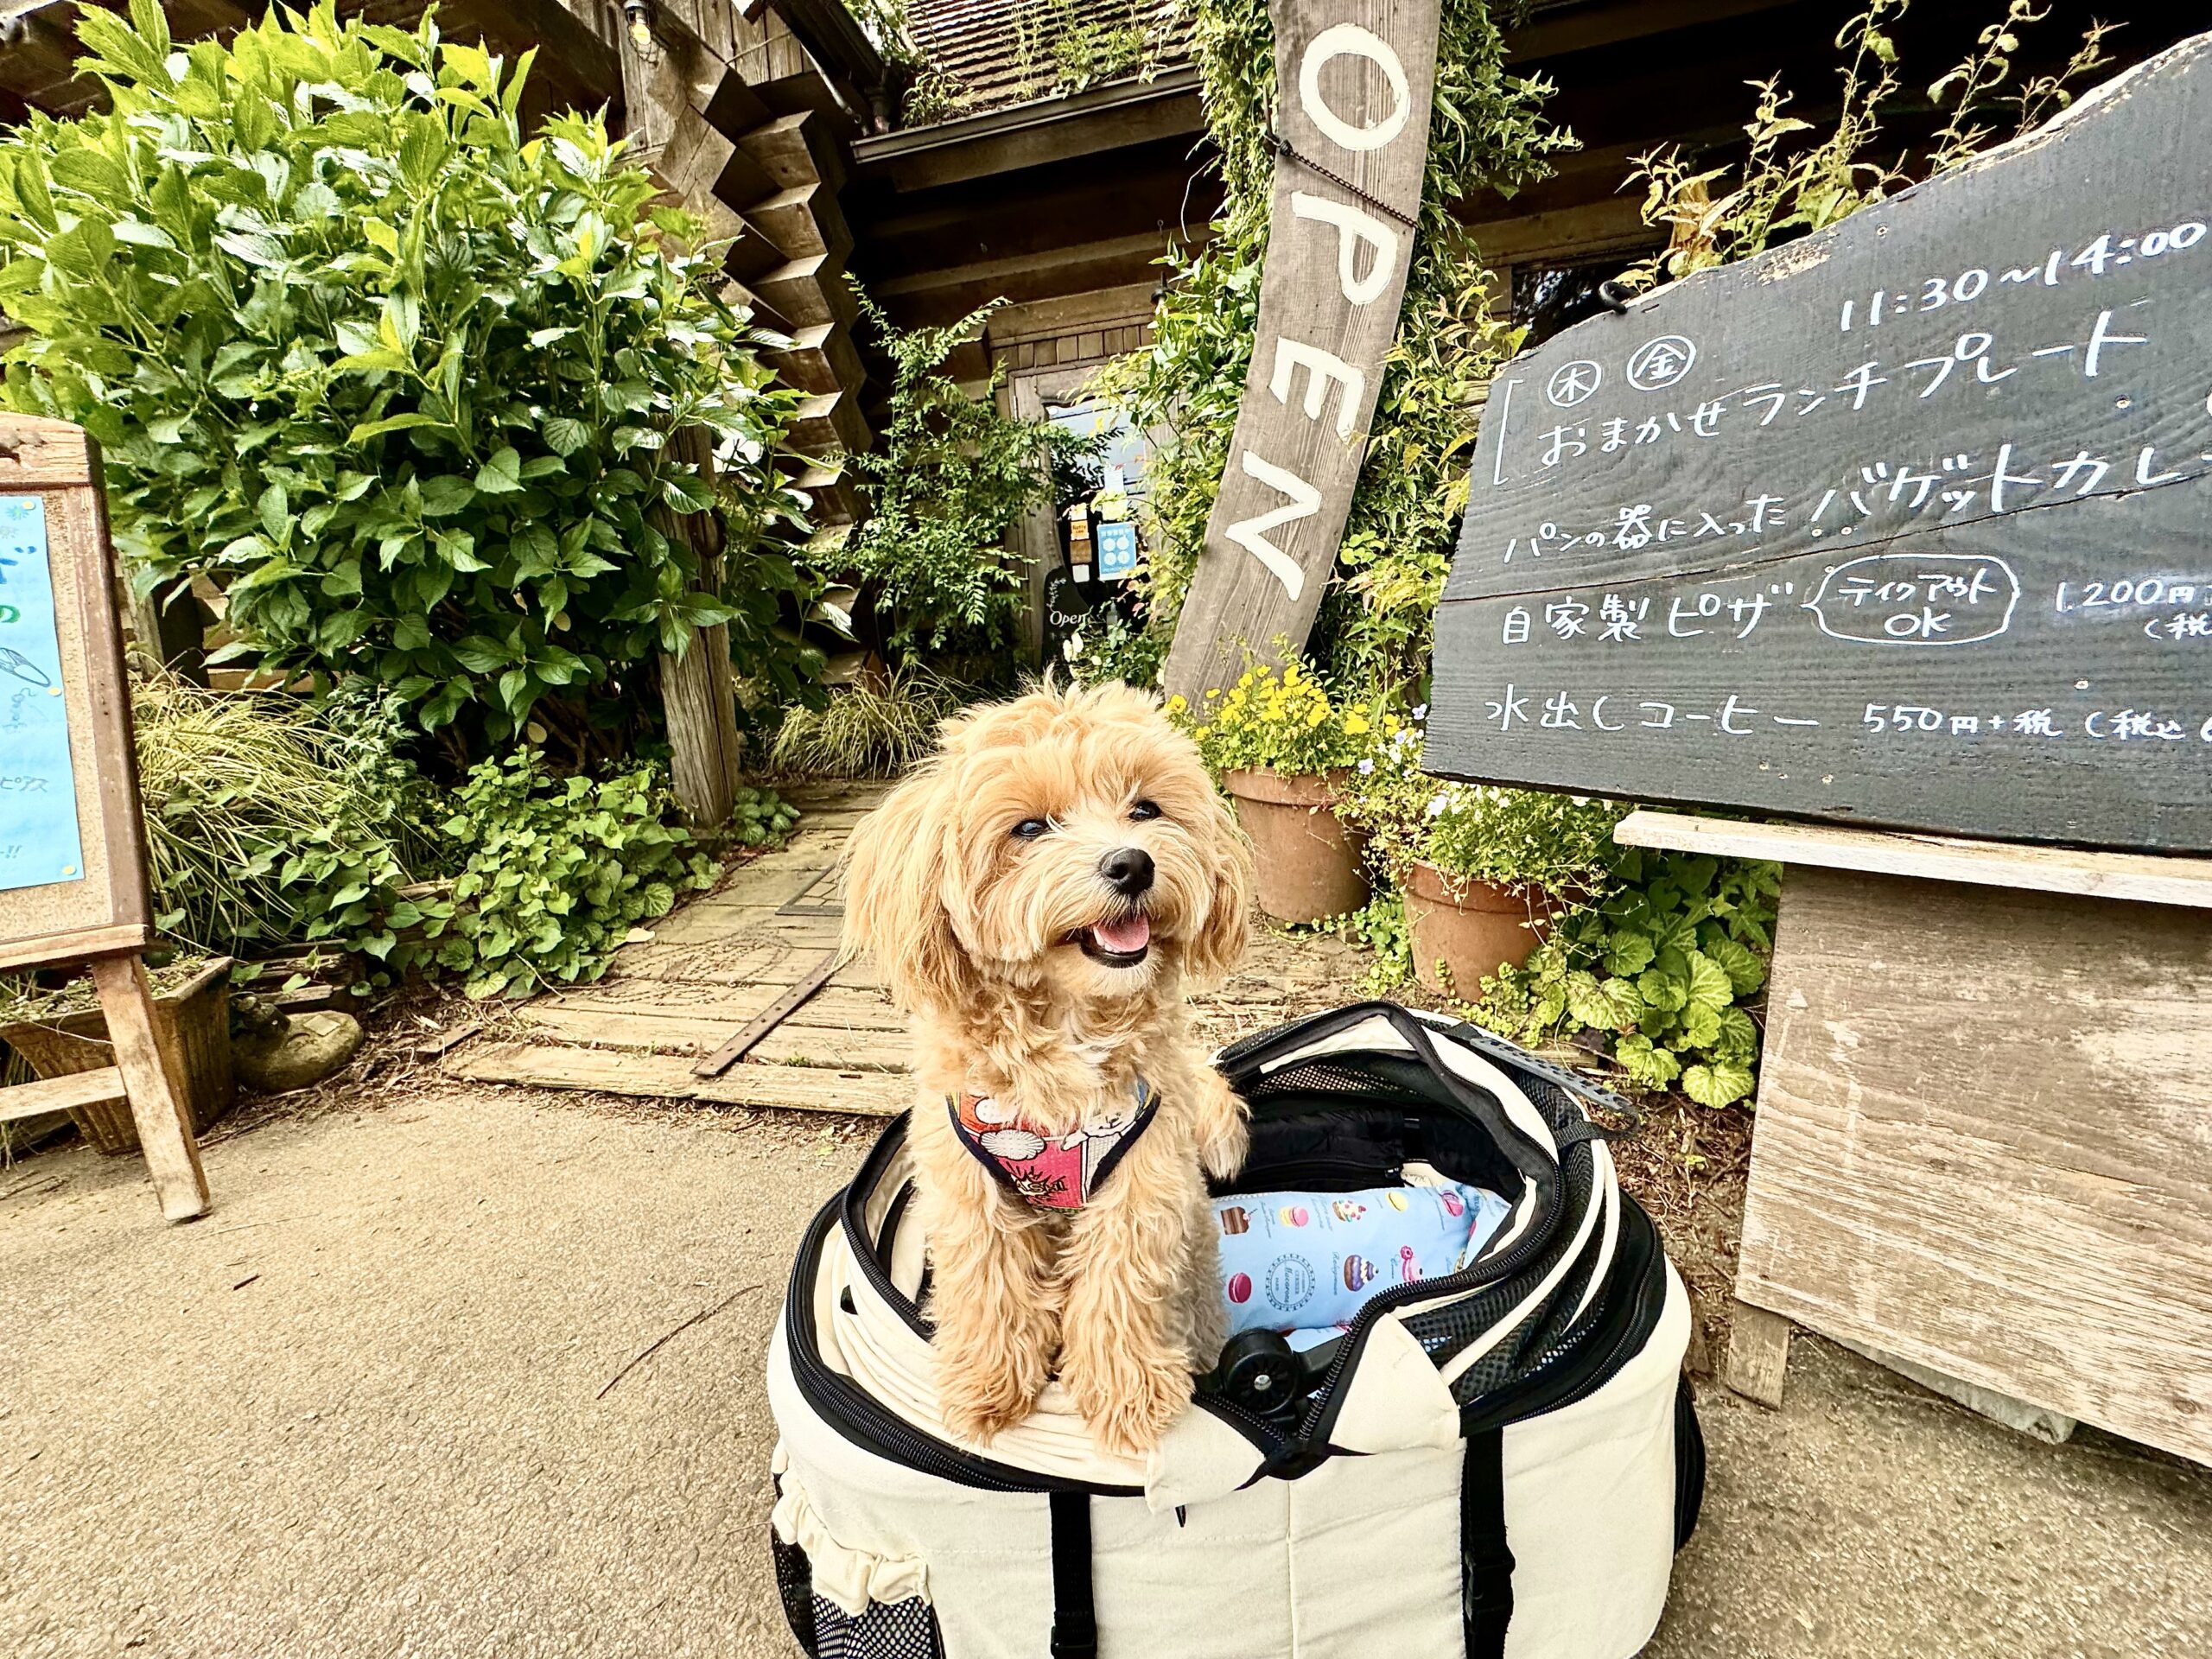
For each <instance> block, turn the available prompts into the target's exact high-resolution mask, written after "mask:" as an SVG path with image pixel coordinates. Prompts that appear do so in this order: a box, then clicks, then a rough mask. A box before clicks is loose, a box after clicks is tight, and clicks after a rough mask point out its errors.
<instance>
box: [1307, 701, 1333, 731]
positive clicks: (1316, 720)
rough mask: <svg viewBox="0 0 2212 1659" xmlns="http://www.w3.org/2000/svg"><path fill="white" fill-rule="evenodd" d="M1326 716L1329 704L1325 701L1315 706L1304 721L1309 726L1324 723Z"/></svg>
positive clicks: (1326, 719)
mask: <svg viewBox="0 0 2212 1659" xmlns="http://www.w3.org/2000/svg"><path fill="white" fill-rule="evenodd" d="M1328 718H1329V705H1328V704H1327V703H1322V704H1321V705H1320V706H1319V707H1318V708H1316V709H1314V710H1313V713H1312V714H1310V715H1306V725H1308V726H1309V727H1311V726H1320V725H1325V724H1326V723H1327V721H1328Z"/></svg>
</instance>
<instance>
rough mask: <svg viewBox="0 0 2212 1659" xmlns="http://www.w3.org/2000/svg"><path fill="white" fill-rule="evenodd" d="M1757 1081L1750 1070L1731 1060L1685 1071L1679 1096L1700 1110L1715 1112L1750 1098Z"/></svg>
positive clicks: (1748, 1067)
mask: <svg viewBox="0 0 2212 1659" xmlns="http://www.w3.org/2000/svg"><path fill="white" fill-rule="evenodd" d="M1756 1081H1757V1079H1756V1078H1755V1077H1753V1076H1752V1073H1751V1067H1750V1066H1748V1065H1742V1064H1739V1063H1738V1062H1737V1061H1733V1060H1714V1061H1713V1062H1712V1063H1711V1064H1709V1065H1693V1066H1691V1067H1690V1068H1689V1069H1688V1070H1687V1071H1684V1072H1683V1073H1682V1092H1683V1093H1684V1094H1686V1095H1688V1096H1689V1097H1690V1098H1691V1099H1692V1100H1694V1101H1695V1102H1697V1103H1698V1104H1699V1105H1700V1106H1710V1107H1713V1108H1714V1109H1719V1108H1720V1107H1723V1106H1731V1105H1733V1104H1734V1103H1736V1102H1738V1101H1739V1100H1741V1099H1743V1098H1744V1097H1745V1096H1747V1095H1749V1094H1750V1093H1751V1088H1752V1085H1753V1084H1754V1083H1755V1082H1756Z"/></svg>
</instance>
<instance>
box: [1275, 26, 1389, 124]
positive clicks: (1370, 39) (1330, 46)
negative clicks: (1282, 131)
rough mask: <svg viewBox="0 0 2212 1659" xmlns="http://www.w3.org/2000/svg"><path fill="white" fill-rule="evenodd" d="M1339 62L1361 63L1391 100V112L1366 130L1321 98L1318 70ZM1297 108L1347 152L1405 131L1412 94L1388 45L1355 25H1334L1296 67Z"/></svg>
mask: <svg viewBox="0 0 2212 1659" xmlns="http://www.w3.org/2000/svg"><path fill="white" fill-rule="evenodd" d="M1338 58H1365V59H1366V60H1368V61H1369V62H1370V63H1371V64H1373V65H1374V66H1375V67H1376V68H1377V69H1380V70H1381V71H1382V72H1383V79H1385V80H1387V81H1389V83H1390V96H1391V98H1392V99H1394V100H1395V102H1394V104H1393V105H1392V107H1391V110H1390V113H1389V114H1388V115H1387V116H1385V117H1383V119H1382V120H1380V121H1378V122H1377V123H1376V124H1375V125H1373V126H1371V127H1355V126H1354V125H1352V124H1351V122H1349V121H1346V120H1344V118H1342V117H1341V116H1339V115H1338V113H1337V112H1336V111H1334V110H1332V109H1331V108H1330V107H1329V106H1328V105H1327V103H1326V102H1325V101H1324V100H1323V99H1322V97H1321V71H1322V70H1324V69H1325V68H1326V67H1328V66H1329V65H1330V64H1331V63H1332V62H1334V61H1335V60H1337V59H1338ZM1298 103H1299V107H1300V108H1301V109H1303V110H1304V111H1306V118H1307V119H1308V120H1310V121H1312V122H1313V124H1314V125H1315V126H1317V127H1319V128H1320V130H1322V132H1323V133H1324V134H1325V136H1326V137H1329V138H1332V139H1333V140H1334V141H1335V142H1336V143H1338V144H1340V145H1342V146H1343V147H1344V149H1355V150H1357V149H1382V148H1383V145H1385V144H1387V143H1389V142H1390V141H1391V140H1392V139H1393V138H1395V137H1397V136H1398V135H1399V134H1400V133H1402V132H1403V131H1404V130H1406V118H1407V117H1408V116H1409V115H1410V114H1411V113H1412V110H1413V92H1412V90H1411V89H1410V88H1409V87H1408V86H1407V85H1406V67H1405V66H1404V65H1403V64H1402V63H1400V62H1399V61H1398V54H1396V53H1395V52H1393V51H1392V50H1391V49H1390V47H1389V42H1388V41H1384V40H1383V38H1382V37H1381V36H1380V35H1376V33H1375V32H1374V31H1373V30H1371V29H1362V28H1361V27H1360V26H1359V25H1358V24H1357V23H1336V24H1332V26H1330V27H1329V28H1327V29H1323V30H1322V31H1321V32H1320V33H1319V35H1315V36H1314V37H1313V41H1312V42H1311V43H1310V44H1309V45H1308V46H1307V47H1306V55H1305V57H1304V58H1302V59H1301V60H1300V61H1299V65H1298Z"/></svg>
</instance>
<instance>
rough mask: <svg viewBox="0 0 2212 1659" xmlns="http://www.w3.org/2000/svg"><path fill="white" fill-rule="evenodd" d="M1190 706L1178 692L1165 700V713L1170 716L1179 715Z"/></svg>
mask: <svg viewBox="0 0 2212 1659" xmlns="http://www.w3.org/2000/svg"><path fill="white" fill-rule="evenodd" d="M1190 706H1191V704H1190V701H1189V699H1187V698H1186V697H1185V696H1184V695H1183V694H1182V693H1181V692H1180V691H1178V692H1177V693H1176V694H1175V695H1174V696H1172V697H1170V698H1168V699H1167V712H1168V713H1169V714H1171V715H1179V714H1181V713H1182V712H1183V711H1184V710H1185V709H1188V708H1189V707H1190Z"/></svg>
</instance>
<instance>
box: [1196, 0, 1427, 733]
mask: <svg viewBox="0 0 2212 1659" xmlns="http://www.w3.org/2000/svg"><path fill="white" fill-rule="evenodd" d="M1268 12H1269V15H1270V16H1272V17H1273V19H1274V36H1275V60H1276V62H1277V63H1278V64H1279V65H1281V72H1280V73H1281V87H1282V96H1281V99H1279V100H1278V101H1277V111H1276V117H1275V119H1276V125H1277V127H1278V129H1279V130H1280V131H1281V136H1282V138H1283V140H1284V141H1285V143H1286V144H1287V149H1285V150H1283V151H1282V152H1281V153H1279V154H1278V156H1277V157H1276V160H1275V166H1274V187H1273V193H1272V195H1271V197H1270V200H1269V205H1268V213H1269V221H1268V222H1269V226H1270V229H1269V232H1268V253H1267V260H1266V264H1265V265H1264V267H1263V268H1262V276H1261V281H1260V321H1259V335H1258V344H1257V346H1256V347H1255V350H1254V352H1253V354H1252V367H1251V372H1250V377H1249V378H1248V379H1247V381H1246V383H1245V386H1244V395H1243V403H1242V404H1241V405H1240V406H1239V408H1238V410H1237V415H1236V432H1235V434H1234V435H1233V436H1232V437H1231V438H1230V448H1229V465H1228V467H1227V469H1226V471H1225V472H1224V474H1223V476H1222V485H1221V493H1220V495H1219V496H1218V497H1217V499H1216V500H1215V503H1214V507H1213V512H1212V515H1211V518H1208V520H1207V521H1206V539H1205V551H1204V552H1203V553H1202V554H1201V555H1200V556H1199V559H1198V572H1197V574H1196V575H1195V576H1194V577H1193V578H1192V583H1191V589H1190V594H1189V597H1188V598H1186V599H1185V601H1184V603H1183V613H1182V618H1181V620H1180V621H1179V623H1178V624H1177V626H1176V630H1175V643H1174V645H1173V648H1172V650H1171V651H1170V652H1169V654H1168V658H1167V662H1166V667H1165V668H1164V669H1163V670H1162V671H1161V676H1160V683H1162V684H1163V685H1165V686H1166V687H1167V688H1168V689H1169V690H1173V691H1177V692H1180V693H1181V694H1182V695H1183V696H1186V697H1188V698H1190V699H1191V701H1192V702H1193V703H1196V702H1198V699H1199V698H1200V696H1202V695H1203V694H1204V693H1205V690H1207V689H1208V688H1209V687H1212V686H1218V685H1226V684H1229V683H1232V682H1233V681H1234V680H1235V679H1236V676H1237V674H1238V672H1239V671H1241V670H1242V667H1243V657H1244V653H1245V652H1247V651H1248V650H1249V651H1250V652H1255V653H1257V654H1259V655H1262V656H1266V657H1274V656H1276V655H1277V654H1279V647H1278V644H1277V642H1278V640H1281V641H1287V644H1288V645H1289V646H1290V648H1291V649H1293V650H1295V649H1297V648H1298V647H1300V646H1301V645H1304V644H1305V642H1306V633H1307V632H1308V631H1309V630H1310V629H1311V628H1312V627H1313V616H1314V613H1315V612H1316V611H1317V610H1318V609H1319V607H1320V603H1321V595H1322V593H1323V591H1324V590H1325V588H1327V586H1328V579H1329V572H1330V569H1332V567H1333V566H1334V564H1335V563H1336V557H1337V543H1338V540H1339V539H1340V538H1341V537H1342V536H1343V534H1344V517H1345V515H1346V514H1347V513H1348V512H1350V511H1351V495H1352V490H1353V487H1354V486H1356V485H1357V483H1358V482H1359V467H1360V461H1361V460H1362V459H1363V456H1364V455H1365V454H1366V448H1367V429H1368V425H1369V423H1370V421H1371V420H1372V418H1373V416H1374V412H1375V398H1376V393H1377V391H1379V390H1380V389H1381V383H1382V378H1383V357H1384V354H1385V353H1388V352H1389V349H1390V345H1391V342H1392V341H1393V340H1395V338H1396V336H1397V329H1398V308H1399V302H1401V301H1402V299H1403V297H1404V296H1405V287H1406V274H1407V271H1408V269H1409V267H1410V264H1411V262H1412V258H1413V242H1414V223H1415V221H1416V220H1417V219H1418V217H1419V215H1420V212H1421V175H1422V170H1423V166H1424V163H1425V162H1426V159H1427V146H1428V113H1429V94H1430V92H1431V90H1432V84H1433V80H1434V79H1435V72H1436V29H1437V5H1436V0H1358V3H1356V4H1350V5H1345V4H1334V5H1324V4H1322V3H1320V0H1274V3H1272V4H1271V5H1270V6H1269V8H1268Z"/></svg>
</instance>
